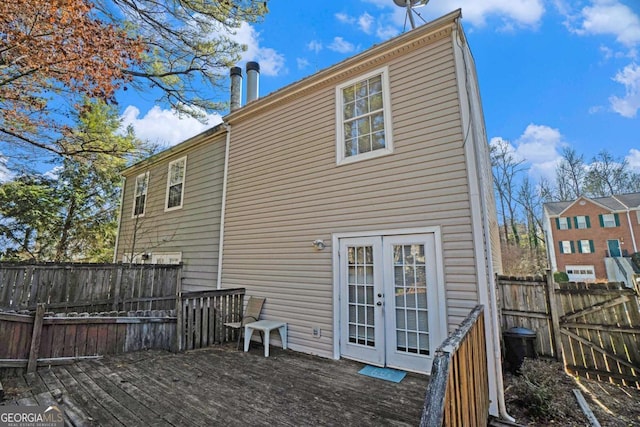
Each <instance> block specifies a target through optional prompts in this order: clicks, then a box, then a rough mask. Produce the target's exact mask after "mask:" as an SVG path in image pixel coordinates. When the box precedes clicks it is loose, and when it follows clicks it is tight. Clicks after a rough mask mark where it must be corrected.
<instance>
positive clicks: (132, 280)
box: [0, 263, 181, 312]
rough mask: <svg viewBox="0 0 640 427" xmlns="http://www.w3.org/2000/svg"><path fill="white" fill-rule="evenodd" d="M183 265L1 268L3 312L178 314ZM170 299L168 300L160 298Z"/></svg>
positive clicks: (0, 305)
mask: <svg viewBox="0 0 640 427" xmlns="http://www.w3.org/2000/svg"><path fill="white" fill-rule="evenodd" d="M180 269H181V266H180V265H128V264H78V263H63V264H52V263H46V264H23V263H0V308H4V309H13V310H24V309H29V310H35V307H36V305H37V304H38V303H44V304H47V308H48V309H50V310H56V311H70V310H73V309H80V310H82V311H89V312H99V311H107V310H124V311H131V310H155V309H160V310H171V309H175V299H174V297H175V295H176V287H177V285H178V280H179V277H180V275H179V270H180ZM163 297H164V298H166V299H164V300H162V299H160V298H163Z"/></svg>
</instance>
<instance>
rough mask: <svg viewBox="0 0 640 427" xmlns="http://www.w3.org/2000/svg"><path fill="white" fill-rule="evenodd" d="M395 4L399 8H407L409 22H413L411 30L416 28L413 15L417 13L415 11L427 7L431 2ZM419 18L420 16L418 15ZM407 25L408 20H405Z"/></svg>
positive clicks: (405, 0) (418, 0) (398, 1)
mask: <svg viewBox="0 0 640 427" xmlns="http://www.w3.org/2000/svg"><path fill="white" fill-rule="evenodd" d="M393 2H394V3H395V4H396V6H398V7H405V8H407V17H408V18H409V21H410V22H411V28H412V29H413V28H416V23H415V21H414V20H413V14H414V13H416V14H418V13H417V12H415V11H414V10H413V9H414V8H416V7H421V6H424V5H426V4H427V3H429V0H393ZM418 16H420V15H419V14H418ZM421 18H422V17H421ZM423 21H424V19H423ZM404 22H405V25H406V23H407V21H406V19H405V21H404Z"/></svg>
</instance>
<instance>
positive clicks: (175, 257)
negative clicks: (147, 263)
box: [151, 252, 182, 264]
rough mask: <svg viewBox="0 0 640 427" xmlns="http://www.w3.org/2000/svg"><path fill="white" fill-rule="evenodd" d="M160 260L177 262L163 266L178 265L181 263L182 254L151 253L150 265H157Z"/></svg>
mask: <svg viewBox="0 0 640 427" xmlns="http://www.w3.org/2000/svg"><path fill="white" fill-rule="evenodd" d="M160 258H167V259H169V261H171V260H172V259H173V260H177V262H168V263H164V264H180V263H181V262H182V252H152V253H151V264H158V260H159V259H160Z"/></svg>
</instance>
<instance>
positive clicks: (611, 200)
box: [544, 193, 640, 287]
mask: <svg viewBox="0 0 640 427" xmlns="http://www.w3.org/2000/svg"><path fill="white" fill-rule="evenodd" d="M544 227H545V236H546V239H547V252H548V255H549V261H550V264H551V268H552V270H553V271H564V272H566V273H567V275H568V276H569V280H570V281H579V282H588V281H616V282H625V284H627V286H630V287H632V286H633V284H634V277H636V276H637V274H638V271H637V268H634V265H633V263H632V262H631V259H630V256H631V255H632V254H633V253H636V252H638V245H639V244H640V193H629V194H620V195H614V196H611V197H596V198H589V197H584V196H582V197H579V198H578V199H576V200H571V201H563V202H550V203H545V204H544Z"/></svg>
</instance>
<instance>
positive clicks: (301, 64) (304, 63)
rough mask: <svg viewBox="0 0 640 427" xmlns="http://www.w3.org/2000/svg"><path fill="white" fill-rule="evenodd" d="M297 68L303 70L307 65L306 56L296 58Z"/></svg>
mask: <svg viewBox="0 0 640 427" xmlns="http://www.w3.org/2000/svg"><path fill="white" fill-rule="evenodd" d="M296 63H297V64H298V69H299V70H304V69H305V68H307V67H308V66H309V60H308V59H307V58H296Z"/></svg>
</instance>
